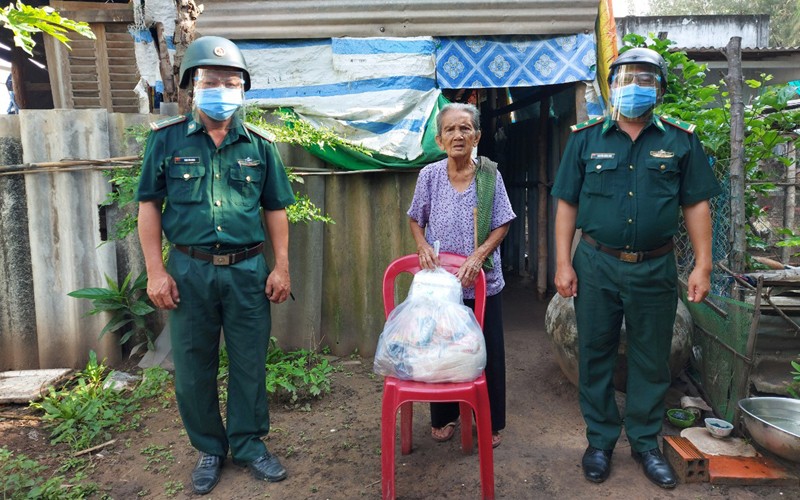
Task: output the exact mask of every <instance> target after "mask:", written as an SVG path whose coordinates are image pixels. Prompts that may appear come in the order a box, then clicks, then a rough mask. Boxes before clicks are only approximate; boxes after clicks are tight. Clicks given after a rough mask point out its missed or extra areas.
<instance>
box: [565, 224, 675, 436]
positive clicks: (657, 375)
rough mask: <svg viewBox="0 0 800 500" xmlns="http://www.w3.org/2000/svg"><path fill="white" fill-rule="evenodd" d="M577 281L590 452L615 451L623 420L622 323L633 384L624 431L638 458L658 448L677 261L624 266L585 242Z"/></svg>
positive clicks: (578, 255) (577, 258) (628, 390)
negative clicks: (619, 390) (619, 376)
mask: <svg viewBox="0 0 800 500" xmlns="http://www.w3.org/2000/svg"><path fill="white" fill-rule="evenodd" d="M573 267H574V268H575V272H576V273H577V275H578V296H577V297H576V298H575V314H576V317H577V323H578V355H579V357H580V359H579V364H578V367H579V398H580V405H581V411H582V412H583V418H584V420H585V421H586V437H587V439H588V441H589V444H590V445H591V446H594V447H595V448H599V449H602V450H611V449H613V448H614V445H616V443H617V439H618V438H619V435H620V431H621V428H622V425H623V419H622V417H621V416H620V414H619V411H618V409H617V404H616V401H615V398H614V370H615V366H616V362H617V351H618V348H619V340H620V328H621V326H622V320H623V316H624V318H625V331H626V337H627V349H626V356H627V358H628V382H627V388H626V400H625V401H626V403H625V415H624V425H625V433H626V435H627V437H628V440H629V441H630V444H631V447H632V448H633V450H634V451H637V452H642V451H647V450H651V449H653V448H657V447H658V441H657V438H658V434H659V432H660V431H661V424H662V419H663V417H664V396H665V395H666V392H667V389H668V388H669V385H670V381H671V380H670V379H671V376H670V370H669V356H670V349H671V345H672V332H673V324H674V322H675V309H676V307H677V305H678V304H677V301H678V289H677V270H676V265H675V255H674V254H673V253H672V252H670V253H668V254H667V255H665V256H662V257H657V258H654V259H650V260H646V261H643V262H639V263H635V264H632V263H627V262H622V261H620V260H618V259H616V258H614V257H613V256H611V255H608V254H606V253H603V252H600V251H599V250H596V249H595V248H594V247H592V246H591V245H589V244H588V243H586V242H585V241H583V240H581V242H580V244H579V245H578V248H577V249H576V251H575V256H574V257H573Z"/></svg>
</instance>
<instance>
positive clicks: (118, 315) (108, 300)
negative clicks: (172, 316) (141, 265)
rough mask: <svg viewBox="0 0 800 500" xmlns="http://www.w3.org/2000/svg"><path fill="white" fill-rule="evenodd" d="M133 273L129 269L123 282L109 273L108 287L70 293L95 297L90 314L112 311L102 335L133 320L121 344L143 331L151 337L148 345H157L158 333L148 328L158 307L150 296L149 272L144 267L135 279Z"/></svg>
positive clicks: (86, 297)
mask: <svg viewBox="0 0 800 500" xmlns="http://www.w3.org/2000/svg"><path fill="white" fill-rule="evenodd" d="M132 275H133V273H128V275H127V276H126V277H125V279H124V280H123V282H122V283H121V284H119V285H118V284H117V282H116V281H114V280H113V279H111V278H110V277H108V276H106V283H108V288H81V289H80V290H75V291H72V292H69V293H68V294H67V295H69V296H70V297H75V298H76V299H88V300H90V301H92V306H93V307H94V308H93V309H92V310H90V311H89V312H87V313H86V314H87V315H93V314H100V313H102V312H109V313H111V319H109V320H108V323H106V326H105V327H103V329H102V330H101V331H100V338H103V336H104V335H105V334H106V333H108V332H116V331H117V330H119V329H121V328H122V327H123V326H126V325H128V324H132V328H130V330H128V332H126V333H125V334H124V335H122V337H121V338H120V339H119V343H120V344H124V343H125V342H127V341H128V340H129V339H130V338H131V337H132V336H133V335H134V334H137V333H143V334H144V335H145V338H146V339H147V340H146V342H147V348H148V349H150V350H152V349H155V345H154V344H153V342H154V340H155V334H154V333H153V332H152V331H151V330H150V329H149V328H147V323H146V322H145V316H147V315H148V314H150V313H151V312H153V311H155V310H156V309H155V307H153V305H152V302H150V298H149V297H148V296H147V293H146V290H147V273H146V272H145V271H142V273H141V274H139V277H137V278H136V280H134V281H133V283H131V276H132Z"/></svg>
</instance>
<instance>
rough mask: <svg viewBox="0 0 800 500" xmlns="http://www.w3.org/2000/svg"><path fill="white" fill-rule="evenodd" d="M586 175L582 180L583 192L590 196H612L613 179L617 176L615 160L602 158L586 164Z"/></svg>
mask: <svg viewBox="0 0 800 500" xmlns="http://www.w3.org/2000/svg"><path fill="white" fill-rule="evenodd" d="M585 172H586V175H585V176H584V178H583V192H584V193H586V194H589V195H592V196H606V197H609V196H612V195H613V194H614V183H613V181H614V178H615V177H616V175H617V159H616V158H604V159H601V160H598V159H594V160H588V161H587V162H586V170H585Z"/></svg>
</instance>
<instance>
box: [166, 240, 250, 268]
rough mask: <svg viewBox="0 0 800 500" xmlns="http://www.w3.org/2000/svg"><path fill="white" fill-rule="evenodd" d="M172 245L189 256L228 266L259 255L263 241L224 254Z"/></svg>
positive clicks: (216, 264)
mask: <svg viewBox="0 0 800 500" xmlns="http://www.w3.org/2000/svg"><path fill="white" fill-rule="evenodd" d="M174 247H175V250H178V251H179V252H183V253H185V254H186V255H188V256H189V257H193V258H195V259H200V260H204V261H206V262H211V263H212V264H214V265H215V266H229V265H231V264H236V263H237V262H241V261H243V260H247V259H249V258H250V257H255V256H256V255H260V254H261V250H262V249H263V248H264V243H263V242H262V243H259V244H258V245H256V246H254V247H250V248H248V249H246V250H242V251H241V252H235V253H226V254H215V253H208V252H203V251H201V250H197V249H196V248H194V247H187V246H184V245H174Z"/></svg>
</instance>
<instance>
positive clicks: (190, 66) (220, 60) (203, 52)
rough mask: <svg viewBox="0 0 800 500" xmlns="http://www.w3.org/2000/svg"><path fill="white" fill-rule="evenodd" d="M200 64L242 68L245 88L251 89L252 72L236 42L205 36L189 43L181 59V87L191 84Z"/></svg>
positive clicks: (219, 37)
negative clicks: (248, 69) (195, 70)
mask: <svg viewBox="0 0 800 500" xmlns="http://www.w3.org/2000/svg"><path fill="white" fill-rule="evenodd" d="M200 66H224V67H229V68H236V69H240V70H242V72H243V73H244V90H245V91H247V90H250V72H249V71H247V62H246V61H245V60H244V55H243V54H242V51H241V50H239V47H237V46H236V44H235V43H233V42H232V41H230V40H228V39H227V38H222V37H221V36H204V37H202V38H198V39H197V40H195V41H194V42H192V43H190V44H189V47H187V48H186V53H185V54H183V61H181V71H180V73H181V82H180V88H182V89H185V88H186V87H188V86H189V80H190V79H191V77H192V73H193V72H194V69H195V68H197V67H200Z"/></svg>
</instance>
